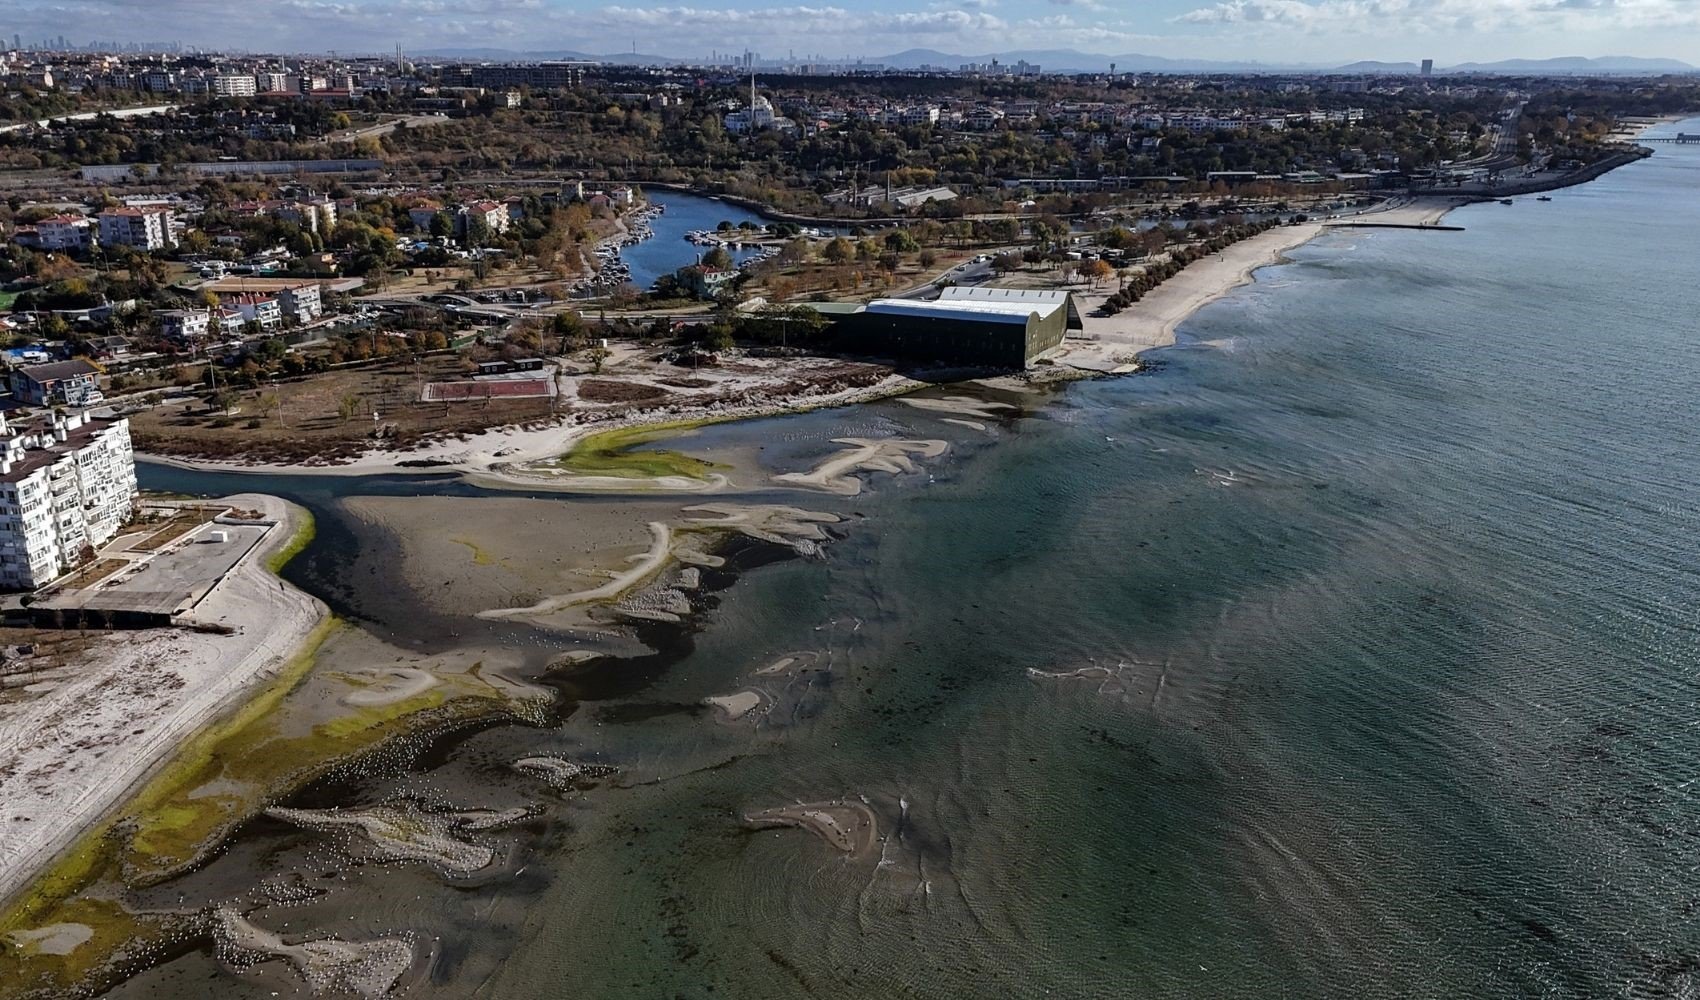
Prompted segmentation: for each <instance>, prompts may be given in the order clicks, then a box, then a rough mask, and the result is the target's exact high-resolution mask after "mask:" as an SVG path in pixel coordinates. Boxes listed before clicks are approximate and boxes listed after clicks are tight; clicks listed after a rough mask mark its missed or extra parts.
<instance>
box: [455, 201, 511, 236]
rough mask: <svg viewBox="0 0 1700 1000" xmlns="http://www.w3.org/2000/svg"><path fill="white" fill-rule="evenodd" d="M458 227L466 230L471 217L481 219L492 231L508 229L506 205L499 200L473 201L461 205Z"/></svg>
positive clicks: (462, 230)
mask: <svg viewBox="0 0 1700 1000" xmlns="http://www.w3.org/2000/svg"><path fill="white" fill-rule="evenodd" d="M459 218H460V225H459V229H460V231H461V232H462V233H464V232H466V226H467V223H469V222H471V221H472V220H473V219H481V220H483V222H484V225H485V227H486V228H487V229H489V231H490V232H492V233H505V232H507V231H508V206H506V205H504V204H502V203H501V202H499V201H475V202H473V203H471V204H470V205H463V206H461V210H460V217H459Z"/></svg>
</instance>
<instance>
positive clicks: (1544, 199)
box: [1535, 194, 1552, 201]
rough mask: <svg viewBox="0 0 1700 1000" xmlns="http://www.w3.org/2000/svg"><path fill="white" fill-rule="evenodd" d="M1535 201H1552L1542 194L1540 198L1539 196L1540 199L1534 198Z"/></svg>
mask: <svg viewBox="0 0 1700 1000" xmlns="http://www.w3.org/2000/svg"><path fill="white" fill-rule="evenodd" d="M1535 200H1536V201H1551V200H1552V199H1551V198H1550V197H1548V196H1546V195H1544V194H1543V195H1541V196H1540V197H1539V198H1536V199H1535Z"/></svg>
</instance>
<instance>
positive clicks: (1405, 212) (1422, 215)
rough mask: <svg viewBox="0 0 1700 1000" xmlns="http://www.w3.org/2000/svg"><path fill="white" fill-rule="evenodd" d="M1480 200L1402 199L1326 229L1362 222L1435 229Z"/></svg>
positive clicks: (1330, 222) (1337, 221)
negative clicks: (1465, 206)
mask: <svg viewBox="0 0 1700 1000" xmlns="http://www.w3.org/2000/svg"><path fill="white" fill-rule="evenodd" d="M1481 200H1482V199H1481V197H1480V196H1474V197H1472V196H1470V195H1442V194H1422V195H1400V196H1399V197H1396V198H1389V199H1387V200H1386V201H1384V202H1382V203H1381V204H1380V205H1379V206H1377V207H1375V208H1372V209H1370V210H1369V211H1367V212H1364V213H1362V214H1361V215H1344V216H1341V217H1340V218H1338V219H1330V220H1328V221H1327V222H1324V223H1323V225H1325V226H1333V225H1350V224H1351V223H1354V222H1362V223H1373V224H1375V225H1381V226H1395V225H1396V226H1434V225H1439V224H1440V220H1442V219H1444V218H1446V214H1447V213H1448V212H1450V211H1452V210H1453V209H1455V208H1459V207H1461V206H1463V205H1468V204H1470V203H1472V202H1477V201H1481Z"/></svg>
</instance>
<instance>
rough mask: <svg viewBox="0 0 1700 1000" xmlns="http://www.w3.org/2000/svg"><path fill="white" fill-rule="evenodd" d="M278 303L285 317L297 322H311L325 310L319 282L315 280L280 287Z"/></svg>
mask: <svg viewBox="0 0 1700 1000" xmlns="http://www.w3.org/2000/svg"><path fill="white" fill-rule="evenodd" d="M277 305H278V310H279V312H280V313H281V314H282V315H283V318H284V319H292V320H294V321H295V322H297V323H311V322H313V321H314V320H316V319H318V318H319V317H320V316H321V315H322V314H323V313H324V311H325V307H324V302H323V299H322V297H321V296H320V294H319V284H318V282H315V281H304V282H302V283H301V284H299V285H290V286H288V287H285V288H279V289H278V290H277Z"/></svg>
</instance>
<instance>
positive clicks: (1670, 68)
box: [1446, 56, 1695, 75]
mask: <svg viewBox="0 0 1700 1000" xmlns="http://www.w3.org/2000/svg"><path fill="white" fill-rule="evenodd" d="M1446 72H1448V73H1520V74H1531V75H1539V74H1543V73H1553V74H1578V73H1583V74H1586V73H1610V74H1624V73H1631V74H1648V73H1693V72H1695V68H1694V67H1693V66H1691V65H1689V64H1688V63H1685V62H1682V61H1681V60H1677V59H1643V58H1641V57H1638V56H1601V57H1599V58H1597V59H1589V58H1588V57H1586V56H1560V57H1559V58H1557V59H1502V60H1500V61H1499V62H1490V63H1460V64H1458V65H1457V66H1449V67H1447V69H1446Z"/></svg>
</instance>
